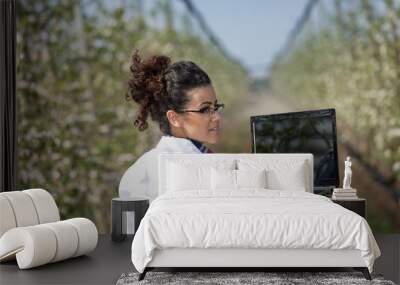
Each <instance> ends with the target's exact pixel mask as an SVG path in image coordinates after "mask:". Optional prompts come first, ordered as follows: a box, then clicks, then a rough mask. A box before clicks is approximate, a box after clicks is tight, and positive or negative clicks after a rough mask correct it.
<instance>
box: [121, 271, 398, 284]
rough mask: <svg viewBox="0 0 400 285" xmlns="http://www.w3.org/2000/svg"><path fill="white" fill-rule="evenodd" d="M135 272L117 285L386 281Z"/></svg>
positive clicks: (345, 275)
mask: <svg viewBox="0 0 400 285" xmlns="http://www.w3.org/2000/svg"><path fill="white" fill-rule="evenodd" d="M138 276H139V273H124V274H122V275H121V277H120V278H119V279H118V281H117V285H133V284H157V285H163V284H172V285H176V284H179V285H184V284H213V285H217V284H223V285H228V284H229V285H231V284H238V285H239V284H240V285H242V284H268V285H269V284H274V285H275V284H285V285H292V284H296V285H297V284H328V285H333V284H335V285H336V284H337V285H339V284H340V285H344V284H385V285H386V284H388V285H389V284H390V285H395V283H393V282H392V281H389V280H384V279H383V277H382V276H381V275H376V274H372V275H371V277H372V281H368V280H366V279H365V278H364V276H363V275H362V273H361V272H152V271H150V272H148V273H147V274H146V277H145V279H144V280H142V281H138Z"/></svg>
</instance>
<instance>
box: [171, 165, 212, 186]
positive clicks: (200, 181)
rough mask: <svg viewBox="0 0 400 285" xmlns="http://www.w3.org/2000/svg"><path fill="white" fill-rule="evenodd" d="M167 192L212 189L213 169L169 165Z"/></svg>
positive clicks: (208, 167)
mask: <svg viewBox="0 0 400 285" xmlns="http://www.w3.org/2000/svg"><path fill="white" fill-rule="evenodd" d="M168 164H169V165H168V171H167V174H168V175H167V185H166V188H167V191H185V190H199V189H210V188H211V173H210V172H211V167H210V166H195V165H189V166H187V165H183V164H177V163H173V162H169V163H168Z"/></svg>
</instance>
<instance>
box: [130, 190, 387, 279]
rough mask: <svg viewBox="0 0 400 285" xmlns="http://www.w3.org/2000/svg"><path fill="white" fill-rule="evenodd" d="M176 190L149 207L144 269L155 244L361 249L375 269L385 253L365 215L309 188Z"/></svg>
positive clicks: (139, 256) (138, 247) (140, 240)
mask: <svg viewBox="0 0 400 285" xmlns="http://www.w3.org/2000/svg"><path fill="white" fill-rule="evenodd" d="M209 194H210V195H208V194H207V193H204V192H203V193H201V194H199V192H198V191H181V192H170V193H166V194H164V195H162V196H159V197H158V198H157V199H156V200H154V201H153V202H152V203H151V205H150V208H149V209H148V211H147V213H146V215H145V217H144V218H143V220H142V221H141V223H140V226H139V228H138V230H137V233H136V235H135V237H134V239H133V243H132V262H133V265H134V266H135V268H136V269H137V270H138V271H139V272H143V270H144V268H145V267H146V265H147V264H148V263H149V262H150V261H151V260H152V257H153V252H154V249H164V248H174V247H178V248H189V247H191V248H275V249H276V248H302V249H307V248H309V249H311V248H314V249H358V250H360V251H361V256H362V258H363V259H364V260H365V264H366V266H367V267H368V269H369V271H370V272H372V267H373V263H374V260H375V259H376V258H377V257H379V256H380V250H379V248H378V246H377V244H376V241H375V239H374V236H373V235H372V232H371V229H370V227H369V225H368V223H367V222H366V220H365V219H364V218H362V217H361V216H359V215H357V214H355V213H353V212H351V211H349V210H347V209H344V208H343V207H341V206H339V205H337V204H335V203H333V202H332V201H331V200H330V199H328V198H326V197H323V196H320V195H315V194H311V193H306V192H296V191H278V190H265V189H264V190H261V189H252V190H250V189H249V190H248V191H245V190H241V191H234V192H227V193H219V194H218V196H215V195H216V194H215V193H214V194H212V195H211V193H209Z"/></svg>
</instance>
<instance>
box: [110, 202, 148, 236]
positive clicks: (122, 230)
mask: <svg viewBox="0 0 400 285" xmlns="http://www.w3.org/2000/svg"><path fill="white" fill-rule="evenodd" d="M148 208H149V199H147V198H140V197H133V198H113V199H112V200H111V240H112V241H123V240H125V239H126V238H127V236H128V235H134V233H136V231H137V229H138V227H139V224H140V221H141V220H142V219H143V217H144V215H145V214H146V211H147V209H148ZM133 220H134V222H133ZM132 226H134V229H132Z"/></svg>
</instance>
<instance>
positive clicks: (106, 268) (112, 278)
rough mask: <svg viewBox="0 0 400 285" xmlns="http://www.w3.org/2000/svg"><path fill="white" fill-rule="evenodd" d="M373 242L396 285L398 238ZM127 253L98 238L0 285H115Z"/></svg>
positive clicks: (12, 268) (379, 265)
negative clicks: (86, 248) (92, 245)
mask: <svg viewBox="0 0 400 285" xmlns="http://www.w3.org/2000/svg"><path fill="white" fill-rule="evenodd" d="M376 240H377V242H378V244H379V247H380V249H381V251H382V256H381V257H380V258H378V259H377V260H376V262H375V266H374V273H381V274H383V275H384V277H385V279H389V280H392V281H394V282H395V283H397V284H399V283H400V234H392V235H376ZM130 252H131V240H126V241H124V242H121V243H116V242H112V241H111V240H110V236H108V235H100V237H99V243H98V245H97V248H96V250H95V251H93V252H92V253H90V254H89V255H87V256H81V257H77V258H74V259H69V260H64V261H61V262H57V263H51V264H47V265H44V266H41V267H37V268H33V269H28V270H19V269H18V266H17V264H16V262H15V261H13V262H7V263H2V264H0V284H1V285H6V284H115V283H116V282H117V280H118V278H119V276H120V275H121V274H122V273H124V272H132V271H134V267H133V265H132V263H131V258H130ZM280 271H281V270H280ZM309 271H312V270H309Z"/></svg>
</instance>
